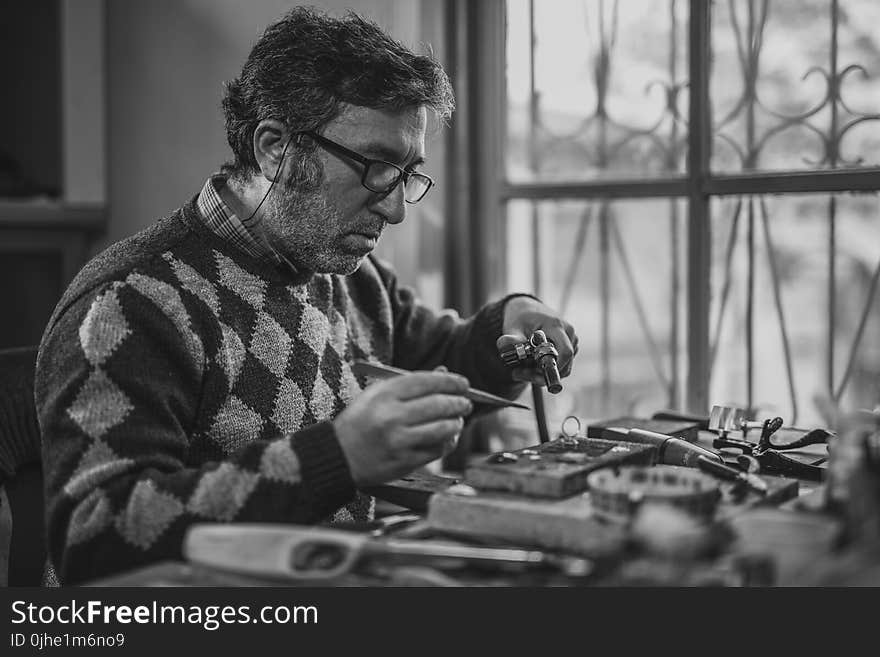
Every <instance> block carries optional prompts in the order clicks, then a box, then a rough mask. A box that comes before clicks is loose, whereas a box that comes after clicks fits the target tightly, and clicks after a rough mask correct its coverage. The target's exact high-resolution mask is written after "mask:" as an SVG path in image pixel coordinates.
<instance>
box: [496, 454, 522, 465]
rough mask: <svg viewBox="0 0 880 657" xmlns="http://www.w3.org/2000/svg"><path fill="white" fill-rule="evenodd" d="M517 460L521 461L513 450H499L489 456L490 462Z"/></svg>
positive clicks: (512, 461) (513, 461)
mask: <svg viewBox="0 0 880 657" xmlns="http://www.w3.org/2000/svg"><path fill="white" fill-rule="evenodd" d="M517 461H519V456H517V455H516V454H514V453H513V452H499V453H498V454H492V456H490V457H489V462H490V463H516V462H517Z"/></svg>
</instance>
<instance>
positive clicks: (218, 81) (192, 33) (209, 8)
mask: <svg viewBox="0 0 880 657" xmlns="http://www.w3.org/2000/svg"><path fill="white" fill-rule="evenodd" d="M309 4H310V5H312V6H315V7H319V8H323V9H326V10H328V11H329V12H331V13H334V14H337V15H339V14H342V13H343V12H345V11H346V10H347V9H349V8H351V9H354V10H355V11H357V12H358V13H360V14H362V15H363V16H365V17H367V18H370V19H372V20H374V21H376V22H377V23H379V24H380V25H382V26H383V27H384V28H385V29H386V30H388V31H389V32H390V33H391V34H392V35H393V36H394V37H396V38H397V39H399V40H401V41H403V42H404V43H406V44H407V45H409V46H411V47H414V48H418V47H421V45H422V44H423V43H425V42H427V41H428V40H427V39H426V38H425V36H424V35H425V33H426V32H427V33H430V35H431V36H432V37H434V38H436V37H437V35H438V33H437V25H436V15H437V12H438V7H439V6H440V5H441V3H439V2H437V1H436V0H422V1H421V2H414V1H412V0H359V1H357V2H353V1H352V0H321V1H319V2H310V3H309ZM292 6H294V3H291V2H289V0H288V1H284V0H248V1H247V2H244V1H243V0H151V2H108V3H107V79H108V83H107V84H108V89H107V96H108V165H109V166H108V171H109V173H108V176H109V217H110V222H109V229H108V233H107V236H106V239H105V240H104V241H103V242H102V243H101V244H100V245H99V246H104V245H106V244H107V243H109V242H111V241H116V240H118V239H121V238H123V237H125V236H127V235H130V234H132V233H134V232H136V231H138V230H140V229H142V228H144V227H145V226H148V225H149V224H151V223H152V222H154V221H155V220H156V219H157V218H159V217H161V216H164V215H166V214H168V213H170V212H171V211H173V210H174V209H175V208H177V207H179V206H180V205H182V204H183V203H184V202H185V201H187V200H189V199H190V198H191V197H192V196H193V195H195V194H196V193H197V192H198V190H199V189H200V187H201V185H202V184H203V183H204V181H205V179H206V178H207V176H208V175H210V174H211V173H212V172H214V171H216V170H217V169H218V168H219V166H220V165H221V164H222V163H223V162H224V161H226V160H227V159H228V158H229V155H230V151H229V148H228V146H227V144H226V137H225V133H224V130H223V120H222V115H221V108H220V99H221V96H222V93H223V83H224V81H226V80H230V79H232V78H234V77H235V76H236V75H237V74H238V72H239V71H240V69H241V65H242V64H243V62H244V60H245V58H246V57H247V55H248V53H249V51H250V48H251V46H252V45H253V43H254V41H256V39H257V38H258V37H259V35H260V33H261V32H262V30H263V29H264V28H265V27H266V26H267V25H268V24H269V23H271V22H272V21H273V20H275V19H277V18H279V17H280V16H281V15H282V14H283V13H284V12H285V11H287V10H288V9H289V8H290V7H292ZM434 47H435V50H439V47H438V46H437V45H435V46H434ZM437 151H441V152H439V153H438V152H437ZM429 161H432V163H433V161H437V162H440V161H442V138H441V135H440V134H434V135H433V136H432V137H431V140H430V143H429ZM440 172H441V170H440V169H439V168H438V169H437V170H436V171H432V173H434V174H435V178H436V177H437V176H436V173H440ZM438 182H440V181H438ZM442 196H443V194H442V192H439V193H438V192H437V191H434V192H432V197H433V198H431V202H430V203H427V202H426V205H425V207H424V208H422V207H421V206H420V207H419V208H410V210H411V211H410V212H409V214H408V221H406V222H404V223H403V224H402V225H400V226H394V227H390V229H389V230H386V232H385V234H384V235H383V237H382V241H381V243H380V245H379V248H378V253H379V255H380V256H382V257H385V258H386V259H388V260H391V261H392V262H393V263H394V265H395V267H396V269H397V271H398V274H399V276H400V278H401V280H403V281H404V282H408V283H411V284H413V285H415V286H416V287H417V289H419V291H420V293H421V294H422V296H423V297H424V296H427V297H429V299H428V300H429V301H438V300H440V299H442V290H441V289H440V288H438V287H437V281H438V280H439V277H438V276H437V275H436V270H438V269H439V267H440V263H442V253H441V252H440V249H439V248H438V247H439V246H440V245H442V240H437V239H436V236H435V235H434V232H435V231H436V229H437V226H438V221H439V222H440V223H441V224H442ZM420 225H422V228H420ZM426 227H433V228H432V229H431V230H427V228H426ZM441 229H442V227H441ZM423 239H427V240H429V241H430V242H431V243H433V245H432V247H431V248H428V249H426V248H425V247H423V246H421V242H422V240H423ZM425 256H427V257H425ZM432 261H435V262H433V264H432Z"/></svg>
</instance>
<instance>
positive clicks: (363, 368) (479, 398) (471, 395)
mask: <svg viewBox="0 0 880 657" xmlns="http://www.w3.org/2000/svg"><path fill="white" fill-rule="evenodd" d="M351 371H352V372H354V373H355V374H359V375H361V376H371V377H373V378H375V379H393V378H394V377H396V376H401V375H403V374H411V373H412V372H410V371H409V370H403V369H400V368H398V367H391V366H390V365H384V364H382V363H373V362H370V361H366V360H356V361H354V362H353V363H352V364H351ZM465 397H467V398H468V399H470V400H471V401H474V402H477V403H480V404H487V405H489V406H509V407H512V408H523V409H525V410H527V411H528V410H530V409H529V407H528V406H526V405H525V404H520V403H518V402H513V401H510V400H509V399H505V398H504V397H499V396H497V395H493V394H491V393H488V392H484V391H482V390H477V389H476V388H468V391H467V393H466V394H465Z"/></svg>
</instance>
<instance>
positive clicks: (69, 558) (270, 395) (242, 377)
mask: <svg viewBox="0 0 880 657" xmlns="http://www.w3.org/2000/svg"><path fill="white" fill-rule="evenodd" d="M504 301H505V300H502V301H499V302H496V303H493V304H488V305H487V306H485V307H484V308H482V309H481V310H480V311H479V312H478V313H476V314H475V315H474V316H473V317H470V318H468V319H461V318H460V317H459V316H458V315H457V314H456V313H454V312H451V311H446V312H443V313H434V312H432V311H430V310H428V309H427V308H425V307H424V306H422V305H420V304H419V303H418V301H417V299H416V298H415V297H414V295H413V293H412V291H410V290H409V289H408V288H405V287H400V286H398V284H397V282H396V280H395V277H394V274H393V273H392V271H391V270H390V268H389V267H388V266H387V265H384V264H382V263H381V262H380V261H379V260H378V259H376V258H374V257H368V258H367V259H366V260H365V261H364V263H363V264H362V266H361V267H360V269H359V270H358V271H357V272H356V273H354V274H352V275H350V276H339V275H303V274H293V273H292V272H291V271H290V270H289V269H285V268H283V267H279V266H277V265H275V264H273V263H270V262H268V261H267V260H265V259H258V258H255V257H253V256H251V255H249V254H247V253H245V252H244V251H243V250H241V249H239V248H237V247H236V246H235V245H234V244H232V243H230V242H229V241H228V240H224V239H221V238H220V237H218V236H217V235H216V234H214V233H213V232H211V231H210V230H208V228H207V227H206V226H205V224H204V221H203V220H202V217H201V215H200V214H199V212H198V209H197V206H196V199H193V200H192V201H191V202H190V203H188V204H187V205H186V206H184V207H183V208H181V209H179V210H178V211H176V212H175V213H173V214H172V215H170V216H169V217H166V218H164V219H162V220H160V221H159V222H157V223H156V224H154V225H153V226H151V227H150V228H148V229H146V230H144V231H142V232H141V233H139V234H137V235H135V236H133V237H131V238H128V239H126V240H124V241H122V242H120V243H117V244H115V245H113V246H112V247H110V248H109V249H108V250H106V251H105V252H104V253H102V254H101V255H99V256H98V257H97V258H95V259H94V260H92V261H91V262H90V263H89V264H88V265H87V266H86V267H85V268H84V269H83V270H82V271H81V272H80V274H79V275H78V276H77V277H76V279H75V280H74V281H73V283H72V284H71V285H70V287H69V288H68V289H67V291H66V292H65V294H64V296H63V297H62V299H61V301H60V302H59V304H58V306H57V307H56V309H55V312H54V314H53V316H52V318H51V320H50V322H49V324H48V326H47V328H46V331H45V333H44V336H43V340H42V342H41V344H40V351H39V355H38V358H37V371H36V384H35V400H36V405H37V412H38V417H39V424H40V429H41V433H42V439H43V463H44V473H45V480H46V507H47V533H48V542H49V553H50V559H51V561H52V563H53V565H54V566H55V569H56V571H57V572H58V575H59V578H60V580H61V582H62V583H64V584H72V583H77V582H81V581H83V580H87V579H92V578H95V577H99V576H105V575H108V574H110V573H114V572H118V571H120V570H125V569H129V568H133V567H136V566H140V565H144V564H148V563H151V562H156V561H159V560H164V559H180V558H181V556H182V554H181V548H182V542H183V536H184V533H185V531H186V529H187V527H188V526H189V525H191V524H192V523H195V522H205V521H213V522H217V521H219V522H230V521H241V522H292V523H316V522H323V521H332V520H336V521H339V520H366V519H369V518H370V517H371V514H372V500H371V498H369V497H368V496H366V495H364V494H362V493H358V492H357V491H356V490H355V487H354V484H353V482H352V478H351V474H350V471H349V469H348V464H347V462H346V460H345V457H344V454H343V452H342V450H341V448H340V446H339V443H338V441H337V439H336V436H335V433H334V429H333V425H332V423H331V421H332V419H333V418H334V417H335V416H336V415H337V414H338V413H339V412H340V411H341V410H342V409H343V408H345V406H346V405H347V404H348V403H349V402H350V401H351V400H352V399H353V398H354V397H355V396H356V395H358V393H359V392H360V391H361V390H362V388H363V387H364V386H365V385H366V384H367V381H366V380H365V379H363V378H359V377H356V376H355V375H353V373H352V371H351V368H350V366H349V364H350V363H351V362H352V361H353V360H354V359H358V358H365V359H370V360H374V361H380V362H383V363H389V364H393V365H395V366H398V367H403V368H407V369H430V368H433V367H436V366H438V365H445V366H447V367H448V368H449V369H450V370H452V371H455V372H460V373H462V374H464V375H465V376H467V377H468V378H469V379H470V380H471V383H472V385H474V386H477V387H480V388H485V389H488V390H491V391H493V392H495V393H497V394H502V395H506V396H513V395H515V394H517V393H518V392H519V391H521V390H522V385H521V384H516V383H514V382H513V381H512V380H511V379H510V377H509V375H508V373H507V372H506V371H505V369H504V367H503V365H502V364H501V363H500V359H498V358H497V355H496V350H495V340H496V339H497V337H498V336H499V335H500V333H501V322H502V315H503V308H504Z"/></svg>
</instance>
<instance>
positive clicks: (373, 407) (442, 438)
mask: <svg viewBox="0 0 880 657" xmlns="http://www.w3.org/2000/svg"><path fill="white" fill-rule="evenodd" d="M467 389H468V380H467V379H466V378H465V377H463V376H461V375H459V374H452V373H449V372H440V371H433V372H413V373H411V374H405V375H402V376H398V377H396V378H393V379H388V380H385V381H378V382H376V383H373V384H372V385H370V386H369V387H367V388H366V389H365V390H364V392H363V393H362V394H361V395H359V396H358V397H357V398H356V399H355V400H354V401H353V402H352V403H351V404H350V405H349V406H348V408H346V409H345V410H344V411H342V413H340V414H339V415H338V416H337V417H336V419H335V420H334V421H333V425H334V427H335V429H336V436H337V438H338V439H339V444H340V445H341V446H342V451H343V452H344V453H345V457H346V459H347V460H348V465H349V469H350V470H351V476H352V479H354V483H355V485H356V486H358V487H363V486H374V485H377V484H381V483H385V482H387V481H390V480H392V479H396V478H398V477H401V476H403V475H405V474H408V473H410V472H412V471H413V470H414V469H415V468H417V467H419V466H422V465H425V464H426V463H430V462H431V461H433V460H435V459H437V458H440V456H442V455H443V451H444V447H446V446H447V445H448V444H449V442H450V441H451V440H454V439H455V437H456V436H457V435H458V434H459V432H460V431H461V429H462V427H463V426H464V417H465V416H467V415H469V414H470V412H471V411H472V410H473V404H472V403H471V401H470V400H469V399H467V397H465V396H464V395H465V393H466V392H467Z"/></svg>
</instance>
